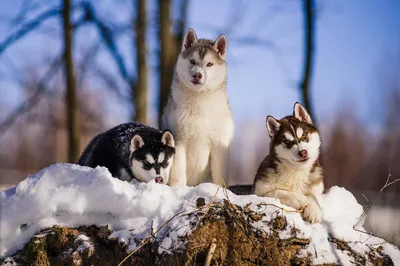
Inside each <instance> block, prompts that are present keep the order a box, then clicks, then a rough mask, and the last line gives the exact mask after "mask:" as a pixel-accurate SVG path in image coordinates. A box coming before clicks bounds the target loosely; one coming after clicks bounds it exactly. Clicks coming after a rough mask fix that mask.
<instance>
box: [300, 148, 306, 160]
mask: <svg viewBox="0 0 400 266" xmlns="http://www.w3.org/2000/svg"><path fill="white" fill-rule="evenodd" d="M298 154H299V156H300V157H301V158H303V159H305V158H307V155H308V153H307V150H301V151H299V153H298Z"/></svg>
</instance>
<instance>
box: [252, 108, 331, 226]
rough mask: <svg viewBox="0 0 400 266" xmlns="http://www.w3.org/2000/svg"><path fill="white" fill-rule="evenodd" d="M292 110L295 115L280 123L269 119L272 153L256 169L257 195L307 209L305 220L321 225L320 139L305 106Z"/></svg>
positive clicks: (271, 118) (305, 210)
mask: <svg viewBox="0 0 400 266" xmlns="http://www.w3.org/2000/svg"><path fill="white" fill-rule="evenodd" d="M293 109H294V110H293V115H292V116H286V117H284V118H282V119H280V120H277V119H275V118H274V117H272V116H267V128H268V134H269V136H270V138H271V142H270V150H269V155H267V157H266V158H265V159H264V160H263V162H262V163H261V165H260V166H259V168H258V170H257V174H256V176H255V180H254V193H255V194H256V195H258V196H265V197H273V198H278V199H279V200H280V201H281V203H283V204H285V205H288V206H290V207H293V208H296V209H303V208H304V212H303V213H302V215H303V218H304V219H305V220H307V221H309V222H311V223H316V222H321V221H322V219H323V213H322V210H321V207H320V202H321V196H322V193H323V190H324V183H323V180H322V179H323V173H322V167H321V166H320V164H319V156H320V148H321V138H320V134H319V132H318V129H317V128H316V127H315V126H314V125H313V122H312V120H311V117H310V115H309V114H308V113H307V111H306V110H305V109H304V107H303V106H302V105H301V104H300V103H298V102H296V103H295V105H294V108H293Z"/></svg>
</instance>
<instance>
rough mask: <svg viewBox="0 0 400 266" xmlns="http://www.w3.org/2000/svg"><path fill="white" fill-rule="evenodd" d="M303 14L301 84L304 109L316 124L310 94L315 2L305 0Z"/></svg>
mask: <svg viewBox="0 0 400 266" xmlns="http://www.w3.org/2000/svg"><path fill="white" fill-rule="evenodd" d="M303 12H304V22H305V23H304V27H305V53H304V55H305V61H304V69H303V78H302V82H301V94H302V98H303V103H304V107H305V108H306V109H307V111H308V113H309V114H310V115H311V117H312V119H313V121H314V123H315V122H316V117H315V115H314V109H313V107H312V105H311V93H310V79H311V76H312V68H313V59H314V34H315V31H314V22H315V15H314V12H315V10H314V0H303Z"/></svg>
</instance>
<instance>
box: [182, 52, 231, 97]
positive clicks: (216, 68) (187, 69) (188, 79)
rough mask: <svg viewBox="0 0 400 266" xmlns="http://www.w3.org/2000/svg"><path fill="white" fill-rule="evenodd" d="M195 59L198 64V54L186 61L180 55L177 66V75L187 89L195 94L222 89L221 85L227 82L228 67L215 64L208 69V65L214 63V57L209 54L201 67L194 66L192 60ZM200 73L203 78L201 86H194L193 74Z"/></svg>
mask: <svg viewBox="0 0 400 266" xmlns="http://www.w3.org/2000/svg"><path fill="white" fill-rule="evenodd" d="M191 59H193V60H195V61H196V62H197V61H198V60H199V59H198V55H197V56H196V52H195V53H193V57H190V58H188V59H184V58H183V56H182V55H179V57H178V62H177V64H176V74H177V75H178V77H179V80H180V82H182V83H183V84H184V86H185V88H186V89H189V90H193V91H195V92H204V91H212V90H216V89H218V88H219V87H221V84H222V83H223V82H224V81H225V79H226V75H227V68H226V65H218V64H214V65H213V66H211V67H207V64H208V63H210V62H213V61H214V60H213V59H212V57H211V56H210V55H209V54H207V55H206V56H205V58H204V60H203V61H202V62H201V66H198V65H197V64H196V65H195V66H193V65H192V64H191V63H190V60H191ZM196 72H200V73H201V74H202V78H201V79H200V81H199V82H200V83H201V84H193V83H192V80H193V74H194V73H196Z"/></svg>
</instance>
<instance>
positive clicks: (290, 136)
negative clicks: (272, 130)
mask: <svg viewBox="0 0 400 266" xmlns="http://www.w3.org/2000/svg"><path fill="white" fill-rule="evenodd" d="M283 135H285V138H286V139H287V140H290V141H293V140H294V137H293V135H292V134H290V133H289V132H285V133H284V134H283Z"/></svg>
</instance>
